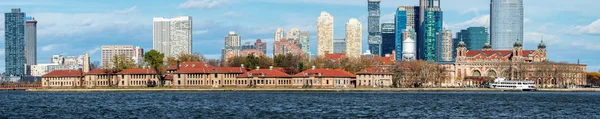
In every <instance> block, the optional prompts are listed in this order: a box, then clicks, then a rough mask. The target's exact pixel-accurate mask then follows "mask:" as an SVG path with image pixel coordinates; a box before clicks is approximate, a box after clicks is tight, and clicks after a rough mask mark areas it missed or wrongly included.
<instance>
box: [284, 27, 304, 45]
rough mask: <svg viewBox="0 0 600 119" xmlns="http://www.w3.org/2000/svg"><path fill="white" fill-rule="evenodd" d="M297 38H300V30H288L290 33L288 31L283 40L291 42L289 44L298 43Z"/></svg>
mask: <svg viewBox="0 0 600 119" xmlns="http://www.w3.org/2000/svg"><path fill="white" fill-rule="evenodd" d="M299 38H300V30H298V28H292V29H290V31H288V32H287V34H286V35H285V39H287V40H288V41H291V42H298V40H299Z"/></svg>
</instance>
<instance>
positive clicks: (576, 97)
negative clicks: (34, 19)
mask: <svg viewBox="0 0 600 119" xmlns="http://www.w3.org/2000/svg"><path fill="white" fill-rule="evenodd" d="M599 110H600V93H558V92H556V93H555V92H53V93H48V92H25V91H0V118H340V117H341V118H600V111H599Z"/></svg>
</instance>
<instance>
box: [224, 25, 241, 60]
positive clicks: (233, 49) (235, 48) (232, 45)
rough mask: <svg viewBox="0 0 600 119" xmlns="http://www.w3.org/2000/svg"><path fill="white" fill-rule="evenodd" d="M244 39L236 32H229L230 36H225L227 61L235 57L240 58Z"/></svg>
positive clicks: (225, 56)
mask: <svg viewBox="0 0 600 119" xmlns="http://www.w3.org/2000/svg"><path fill="white" fill-rule="evenodd" d="M241 39H242V37H241V36H239V35H238V34H236V33H235V31H229V34H228V35H227V36H225V48H224V49H223V54H222V55H223V58H225V59H223V60H222V61H226V60H227V59H229V58H231V57H235V56H240V52H241V49H242V41H241Z"/></svg>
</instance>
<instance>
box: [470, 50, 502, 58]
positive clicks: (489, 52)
mask: <svg viewBox="0 0 600 119" xmlns="http://www.w3.org/2000/svg"><path fill="white" fill-rule="evenodd" d="M478 54H482V55H484V56H491V55H493V54H498V55H500V56H507V55H511V54H512V50H469V51H467V57H473V56H476V55H478Z"/></svg>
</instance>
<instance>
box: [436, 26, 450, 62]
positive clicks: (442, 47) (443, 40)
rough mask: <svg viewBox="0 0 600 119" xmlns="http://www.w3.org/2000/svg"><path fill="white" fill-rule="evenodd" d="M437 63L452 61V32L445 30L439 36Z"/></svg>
mask: <svg viewBox="0 0 600 119" xmlns="http://www.w3.org/2000/svg"><path fill="white" fill-rule="evenodd" d="M437 45H438V46H437V47H436V48H437V53H436V55H437V58H438V59H437V61H452V54H453V53H452V51H453V50H452V49H453V48H452V31H450V30H448V29H445V28H443V29H442V30H440V31H439V32H438V36H437Z"/></svg>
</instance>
